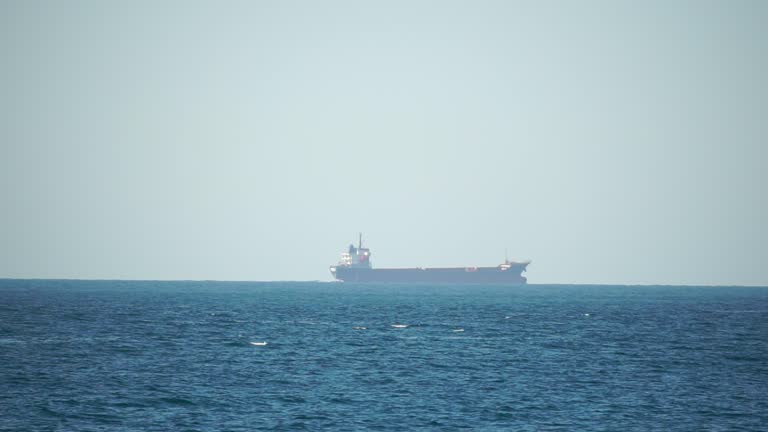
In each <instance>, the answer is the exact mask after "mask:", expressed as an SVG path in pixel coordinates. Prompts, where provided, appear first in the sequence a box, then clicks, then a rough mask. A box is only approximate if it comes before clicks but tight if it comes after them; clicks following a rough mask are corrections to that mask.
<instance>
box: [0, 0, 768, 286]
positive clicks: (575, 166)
mask: <svg viewBox="0 0 768 432" xmlns="http://www.w3.org/2000/svg"><path fill="white" fill-rule="evenodd" d="M766 29H768V2H764V1H752V2H750V1H717V2H712V1H698V0H697V1H648V2H629V1H592V2H589V1H584V2H576V1H562V2H556V1H530V2H516V1H471V2H470V1H399V2H397V1H395V2H393V1H387V2H366V1H325V2H314V1H224V2H218V1H217V2H214V1H197V2H195V1H173V2H171V1H165V2H156V1H120V2H118V1H66V2H65V1H9V0H4V1H0V59H2V60H1V61H2V68H0V182H1V183H0V203H2V212H0V277H40V278H121V279H223V280H227V279H234V280H277V279H291V280H303V279H320V280H329V279H330V274H329V273H328V266H329V265H330V264H332V263H335V262H336V261H337V259H338V254H339V252H341V251H342V250H343V249H344V248H345V247H346V245H348V244H349V243H350V242H352V241H354V240H355V239H356V237H357V233H358V232H359V231H363V232H364V233H365V238H366V243H367V245H368V246H370V247H371V248H372V251H373V263H374V265H376V266H380V267H381V266H449V265H495V264H497V263H499V262H500V261H501V260H503V257H504V249H505V248H506V249H508V250H509V255H510V258H515V259H532V260H533V264H532V265H531V266H530V267H529V272H528V274H527V276H528V278H529V281H530V282H532V283H628V284H748V285H768V247H767V246H766V245H768V223H767V222H766V221H768V204H767V202H768V199H767V198H766V195H767V194H766V192H765V189H766V186H767V185H768V175H767V174H766V171H765V164H766V160H767V158H766V156H768V150H766V146H767V143H768V115H767V113H768V90H767V88H766V77H767V76H768V32H767V31H766Z"/></svg>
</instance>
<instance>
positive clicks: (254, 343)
mask: <svg viewBox="0 0 768 432" xmlns="http://www.w3.org/2000/svg"><path fill="white" fill-rule="evenodd" d="M251 345H253V346H267V343H266V342H251Z"/></svg>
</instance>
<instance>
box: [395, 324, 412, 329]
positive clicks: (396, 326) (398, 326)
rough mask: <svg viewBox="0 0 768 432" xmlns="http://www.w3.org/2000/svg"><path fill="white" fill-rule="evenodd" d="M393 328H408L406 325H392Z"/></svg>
mask: <svg viewBox="0 0 768 432" xmlns="http://www.w3.org/2000/svg"><path fill="white" fill-rule="evenodd" d="M392 327H394V328H408V324H392Z"/></svg>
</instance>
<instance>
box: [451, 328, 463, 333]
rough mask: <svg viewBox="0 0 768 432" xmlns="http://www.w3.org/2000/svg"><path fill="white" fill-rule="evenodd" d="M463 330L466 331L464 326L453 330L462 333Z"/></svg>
mask: <svg viewBox="0 0 768 432" xmlns="http://www.w3.org/2000/svg"><path fill="white" fill-rule="evenodd" d="M463 331H464V329H463V328H457V329H453V332H454V333H461V332H463Z"/></svg>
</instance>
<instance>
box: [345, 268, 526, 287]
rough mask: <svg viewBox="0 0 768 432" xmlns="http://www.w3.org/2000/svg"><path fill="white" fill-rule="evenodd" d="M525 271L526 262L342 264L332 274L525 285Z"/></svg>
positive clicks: (385, 280) (404, 280) (364, 279)
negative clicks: (399, 265)
mask: <svg viewBox="0 0 768 432" xmlns="http://www.w3.org/2000/svg"><path fill="white" fill-rule="evenodd" d="M524 270H525V265H518V266H512V267H511V268H509V269H507V270H502V269H500V268H499V267H471V268H464V267H452V268H424V269H422V268H404V269H368V268H354V267H342V266H339V267H333V268H331V273H332V274H333V276H334V277H335V278H336V279H338V280H341V281H344V282H377V283H472V284H507V285H523V284H525V282H526V279H525V277H523V276H522V275H521V273H522V272H523V271H524Z"/></svg>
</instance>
